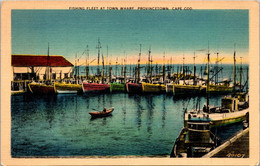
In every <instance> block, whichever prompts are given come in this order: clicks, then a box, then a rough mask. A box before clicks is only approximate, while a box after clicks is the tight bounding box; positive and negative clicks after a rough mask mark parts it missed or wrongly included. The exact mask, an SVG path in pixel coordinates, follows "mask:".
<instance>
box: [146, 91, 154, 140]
mask: <svg viewBox="0 0 260 166" xmlns="http://www.w3.org/2000/svg"><path fill="white" fill-rule="evenodd" d="M145 99H146V107H147V118H148V119H147V132H148V133H149V135H148V138H150V137H151V135H152V124H153V112H154V102H153V95H148V96H145Z"/></svg>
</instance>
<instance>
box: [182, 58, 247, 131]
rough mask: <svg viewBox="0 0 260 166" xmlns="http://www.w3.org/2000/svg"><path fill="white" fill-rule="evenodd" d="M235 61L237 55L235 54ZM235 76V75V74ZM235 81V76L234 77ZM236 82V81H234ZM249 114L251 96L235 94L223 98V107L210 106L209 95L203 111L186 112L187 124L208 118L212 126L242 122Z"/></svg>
mask: <svg viewBox="0 0 260 166" xmlns="http://www.w3.org/2000/svg"><path fill="white" fill-rule="evenodd" d="M209 56H210V54H209V53H208V64H207V85H206V86H207V89H208V88H209V81H208V80H209ZM234 61H235V54H234ZM234 75H235V74H234ZM234 80H236V79H235V76H234ZM234 82H235V81H234ZM248 114H249V96H248V93H247V92H245V93H234V94H233V95H230V96H225V97H223V98H222V101H221V106H217V107H215V106H209V99H208V95H207V103H206V105H204V107H203V109H202V110H201V109H197V108H195V109H194V110H191V111H185V115H184V117H185V124H186V122H188V121H189V119H190V118H193V117H197V118H203V117H208V118H210V119H211V121H212V126H214V127H217V126H225V125H229V124H232V123H237V122H242V121H243V120H245V119H246V116H247V115H248Z"/></svg>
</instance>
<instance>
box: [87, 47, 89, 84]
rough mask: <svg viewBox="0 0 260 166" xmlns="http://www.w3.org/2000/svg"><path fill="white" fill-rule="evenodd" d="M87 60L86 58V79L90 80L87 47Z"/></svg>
mask: <svg viewBox="0 0 260 166" xmlns="http://www.w3.org/2000/svg"><path fill="white" fill-rule="evenodd" d="M86 51H87V58H86V79H87V80H88V79H89V49H88V45H87V50H86Z"/></svg>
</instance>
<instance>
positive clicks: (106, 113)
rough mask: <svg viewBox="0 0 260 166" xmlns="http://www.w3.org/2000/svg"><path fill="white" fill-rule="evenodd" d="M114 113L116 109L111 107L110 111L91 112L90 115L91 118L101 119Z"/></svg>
mask: <svg viewBox="0 0 260 166" xmlns="http://www.w3.org/2000/svg"><path fill="white" fill-rule="evenodd" d="M113 111H114V107H111V108H109V109H106V108H104V110H103V111H95V112H90V113H89V114H90V115H91V118H99V117H106V116H111V115H112V112H113Z"/></svg>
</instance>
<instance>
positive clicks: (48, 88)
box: [28, 82, 55, 95]
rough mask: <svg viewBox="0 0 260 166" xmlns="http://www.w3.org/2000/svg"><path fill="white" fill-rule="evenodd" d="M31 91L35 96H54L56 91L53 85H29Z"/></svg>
mask: <svg viewBox="0 0 260 166" xmlns="http://www.w3.org/2000/svg"><path fill="white" fill-rule="evenodd" d="M28 87H29V90H30V92H31V93H33V94H39V95H41V94H43V95H54V94H55V90H54V86H53V85H47V84H44V83H34V82H33V83H30V84H28Z"/></svg>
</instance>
